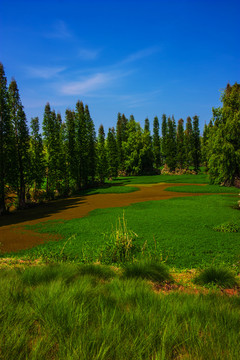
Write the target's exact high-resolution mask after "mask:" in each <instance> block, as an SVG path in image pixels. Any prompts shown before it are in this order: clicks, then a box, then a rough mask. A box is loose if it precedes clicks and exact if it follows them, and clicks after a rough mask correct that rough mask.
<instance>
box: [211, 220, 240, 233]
mask: <svg viewBox="0 0 240 360" xmlns="http://www.w3.org/2000/svg"><path fill="white" fill-rule="evenodd" d="M213 230H214V231H218V232H225V233H227V232H228V233H236V232H239V231H240V226H239V225H238V224H236V223H234V222H227V223H224V224H221V225H218V226H215V227H214V228H213Z"/></svg>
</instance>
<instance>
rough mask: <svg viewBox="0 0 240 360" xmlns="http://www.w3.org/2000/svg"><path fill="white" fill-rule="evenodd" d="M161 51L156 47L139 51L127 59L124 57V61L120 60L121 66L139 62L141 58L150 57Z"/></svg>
mask: <svg viewBox="0 0 240 360" xmlns="http://www.w3.org/2000/svg"><path fill="white" fill-rule="evenodd" d="M160 50H161V49H160V47H158V46H152V47H150V48H147V49H143V50H139V51H137V52H135V53H133V54H130V55H129V56H128V57H126V58H125V59H124V60H122V62H121V64H128V63H131V62H134V61H137V60H140V59H142V58H145V57H148V56H151V55H153V54H155V53H157V52H159V51H160Z"/></svg>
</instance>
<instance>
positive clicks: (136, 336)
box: [0, 265, 240, 360]
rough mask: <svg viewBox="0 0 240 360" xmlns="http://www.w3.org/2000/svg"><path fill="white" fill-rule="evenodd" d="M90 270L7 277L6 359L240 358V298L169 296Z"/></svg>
mask: <svg viewBox="0 0 240 360" xmlns="http://www.w3.org/2000/svg"><path fill="white" fill-rule="evenodd" d="M88 270H89V269H88ZM51 271H53V273H54V276H52V277H51V278H50V277H49V275H48V274H49V272H51ZM38 272H39V274H38ZM90 272H91V274H90V275H88V274H87V273H88V271H86V272H85V273H84V274H83V273H82V274H81V273H80V272H79V271H78V269H77V267H76V266H73V265H72V266H71V265H61V266H56V267H55V268H54V267H49V266H47V267H44V268H40V267H36V268H34V267H32V268H30V269H28V270H26V271H14V270H8V271H1V273H0V309H1V312H0V316H1V327H0V344H1V345H0V359H8V360H15V359H18V360H23V359H24V360H25V359H39V360H42V359H44V360H45V359H46V360H48V359H49V360H50V359H51V360H53V359H63V360H65V359H83V360H92V359H100V360H109V359H111V360H122V359H125V360H128V359H129V360H132V359H135V360H139V359H140V360H141V359H142V360H148V359H149V360H150V359H151V360H152V359H184V358H186V359H187V358H189V359H195V360H197V359H201V360H202V359H203V360H205V359H206V360H209V359H236V360H237V359H238V358H239V353H240V343H239V328H240V326H239V325H240V323H239V318H240V306H239V305H240V299H239V297H232V298H230V297H227V296H217V295H216V294H214V293H210V294H209V295H205V296H204V295H189V294H183V293H171V294H169V295H167V296H166V295H162V294H156V293H154V292H153V291H152V289H151V287H150V285H149V284H148V283H147V282H146V281H145V280H142V279H126V278H122V277H119V276H117V275H116V276H115V277H114V278H113V279H110V278H109V279H107V280H103V279H99V278H95V281H93V273H92V271H90ZM71 277H72V279H71V280H69V279H70V278H71ZM33 279H34V280H33Z"/></svg>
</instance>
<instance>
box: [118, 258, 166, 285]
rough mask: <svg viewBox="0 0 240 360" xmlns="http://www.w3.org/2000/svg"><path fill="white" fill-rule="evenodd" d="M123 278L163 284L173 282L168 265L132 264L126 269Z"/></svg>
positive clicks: (152, 263)
mask: <svg viewBox="0 0 240 360" xmlns="http://www.w3.org/2000/svg"><path fill="white" fill-rule="evenodd" d="M123 276H124V277H125V278H141V279H147V280H151V281H154V282H158V283H162V282H165V281H170V282H173V278H172V276H171V275H170V273H169V270H168V268H167V267H166V265H164V264H161V263H154V262H151V263H145V262H140V263H132V264H127V265H126V266H125V267H124V273H123Z"/></svg>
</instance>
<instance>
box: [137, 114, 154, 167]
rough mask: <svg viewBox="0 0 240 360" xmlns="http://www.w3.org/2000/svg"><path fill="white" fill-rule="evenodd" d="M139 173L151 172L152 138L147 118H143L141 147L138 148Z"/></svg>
mask: <svg viewBox="0 0 240 360" xmlns="http://www.w3.org/2000/svg"><path fill="white" fill-rule="evenodd" d="M140 160H141V173H142V174H150V173H152V172H153V150H152V138H151V135H150V123H149V119H148V118H146V119H145V124H144V132H143V134H142V149H141V150H140Z"/></svg>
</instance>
